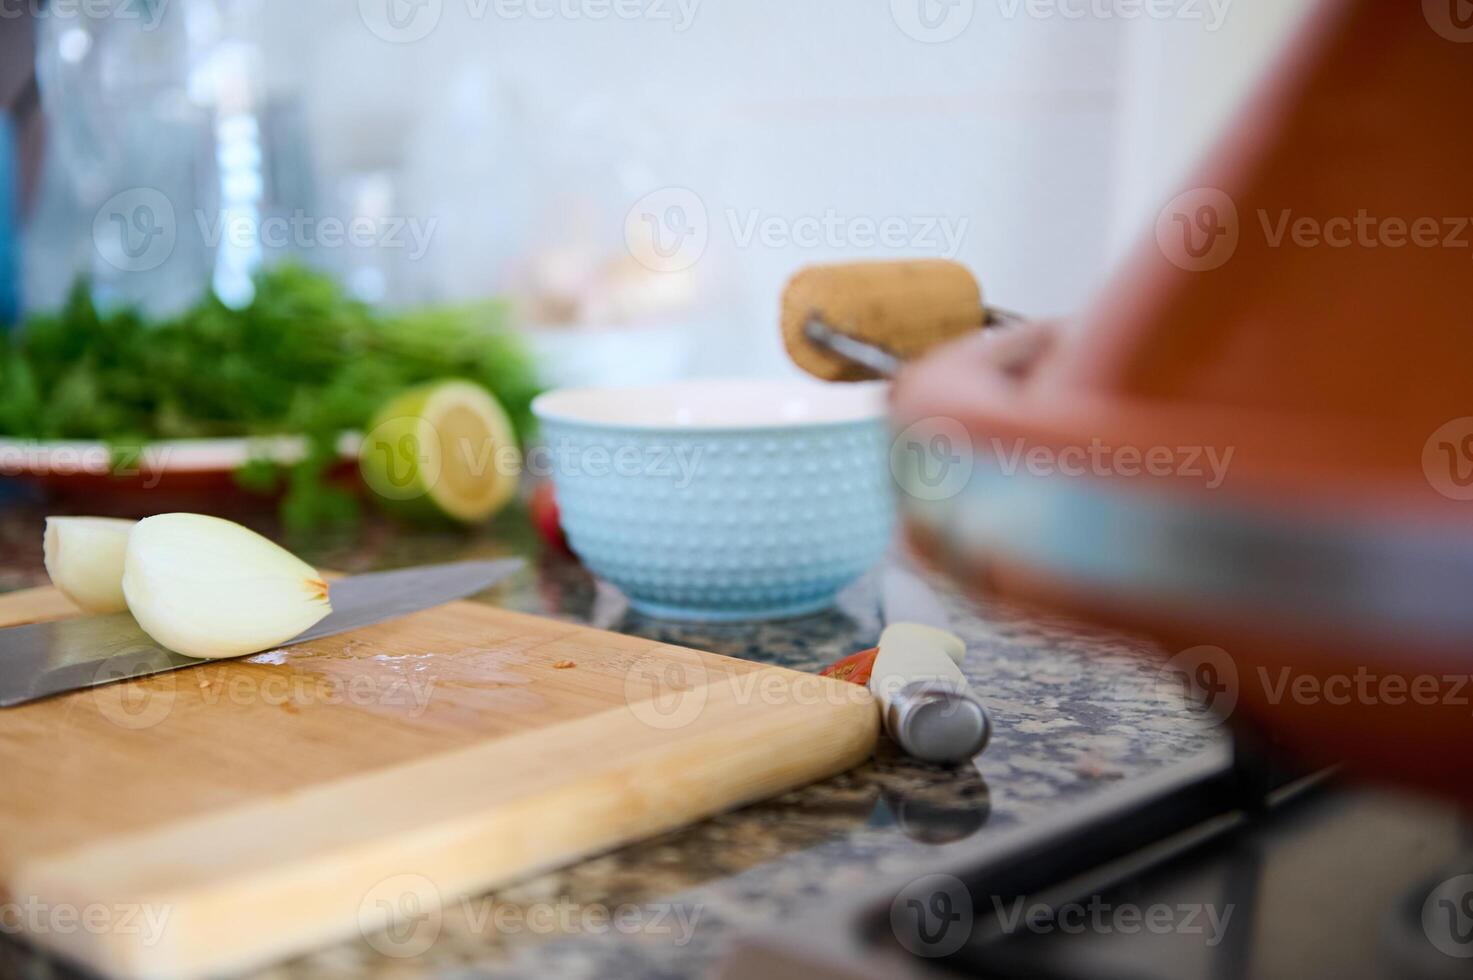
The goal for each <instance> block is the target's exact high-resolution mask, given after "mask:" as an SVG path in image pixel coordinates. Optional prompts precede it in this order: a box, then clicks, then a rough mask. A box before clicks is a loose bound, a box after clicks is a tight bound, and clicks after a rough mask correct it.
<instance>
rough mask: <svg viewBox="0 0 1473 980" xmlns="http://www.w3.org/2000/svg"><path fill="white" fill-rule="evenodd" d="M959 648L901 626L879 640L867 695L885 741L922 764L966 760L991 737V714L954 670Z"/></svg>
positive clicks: (932, 633)
mask: <svg viewBox="0 0 1473 980" xmlns="http://www.w3.org/2000/svg"><path fill="white" fill-rule="evenodd" d="M960 646H961V640H960V639H958V638H956V637H955V636H953V635H952V634H949V633H945V632H944V631H941V630H935V629H932V628H928V627H916V626H914V625H912V624H905V623H900V624H895V625H892V626H890V627H889V628H887V629H886V630H885V632H884V634H882V635H881V637H880V652H879V654H878V655H877V656H876V657H875V665H874V671H873V673H872V674H871V675H870V682H869V687H870V691H871V692H872V693H873V694H874V695H875V697H876V698H877V699H878V700H879V702H880V709H881V718H882V719H883V720H884V723H885V730H886V731H887V732H888V733H889V735H890V737H891V738H892V739H894V740H895V742H896V744H898V745H899V746H900V747H901V748H902V749H903V750H905V752H906V753H907V754H909V755H911V756H913V757H915V758H917V759H920V760H922V761H925V762H939V763H962V762H966V761H968V760H970V759H972V758H974V757H975V756H977V755H978V754H980V753H981V752H982V751H983V750H984V749H986V747H987V743H988V741H990V739H991V737H992V719H991V716H989V715H988V713H987V709H986V708H985V707H983V705H982V702H981V701H980V700H978V698H977V696H976V695H975V694H973V693H972V691H971V689H970V688H969V687H968V686H967V679H966V675H965V674H963V673H962V671H961V668H960V667H959V666H957V659H958V658H957V655H956V648H957V647H960Z"/></svg>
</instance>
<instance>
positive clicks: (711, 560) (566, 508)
mask: <svg viewBox="0 0 1473 980" xmlns="http://www.w3.org/2000/svg"><path fill="white" fill-rule="evenodd" d="M542 428H543V434H544V436H545V438H546V442H547V448H548V451H549V458H550V461H551V465H552V469H553V480H554V483H555V485H556V490H557V498H558V506H559V508H560V511H561V513H562V520H563V526H564V528H565V530H566V531H567V534H568V538H569V541H570V542H571V544H572V546H573V549H574V550H575V551H576V552H577V553H578V555H579V557H581V558H582V559H583V561H584V563H585V564H587V565H588V567H589V568H590V569H592V570H593V571H594V572H596V573H597V574H598V575H600V576H602V577H603V578H605V579H607V580H609V581H610V582H612V583H614V584H615V585H617V586H619V588H621V589H622V590H623V591H624V592H625V593H626V594H627V595H628V596H629V597H630V599H631V600H632V601H633V602H634V604H635V605H636V606H637V607H639V608H643V609H645V610H646V611H655V612H659V613H663V614H671V615H684V616H687V617H689V618H694V619H712V618H727V619H735V618H753V619H758V618H770V617H773V616H781V615H792V614H797V613H800V612H805V611H809V610H813V609H818V608H822V607H823V606H824V605H826V604H827V603H829V602H831V601H832V600H833V597H834V595H835V594H836V593H837V592H838V591H839V590H840V589H842V588H843V587H844V586H845V585H847V584H849V583H850V582H852V581H853V580H854V579H856V578H858V577H859V576H860V575H862V574H863V573H864V572H865V571H866V570H868V569H869V568H870V567H871V566H873V565H874V564H875V563H876V562H878V561H879V560H880V558H881V557H882V556H883V555H884V553H885V550H886V547H887V546H888V544H889V541H890V535H891V532H892V530H893V527H894V519H895V516H894V515H895V502H894V493H893V490H892V483H891V479H890V473H889V468H888V455H887V454H888V451H889V437H888V433H887V430H886V427H885V424H884V422H883V421H881V420H873V421H864V422H855V423H852V424H845V425H830V426H824V427H807V428H794V429H791V430H785V431H783V432H780V433H776V434H767V433H761V434H753V433H750V432H730V433H727V432H719V431H717V432H712V431H709V430H707V431H701V432H692V433H690V434H684V433H681V434H678V435H671V434H668V433H659V432H639V431H624V430H608V429H594V428H589V427H582V426H578V425H575V424H568V423H561V422H558V421H556V420H550V419H545V420H544V421H543V426H542Z"/></svg>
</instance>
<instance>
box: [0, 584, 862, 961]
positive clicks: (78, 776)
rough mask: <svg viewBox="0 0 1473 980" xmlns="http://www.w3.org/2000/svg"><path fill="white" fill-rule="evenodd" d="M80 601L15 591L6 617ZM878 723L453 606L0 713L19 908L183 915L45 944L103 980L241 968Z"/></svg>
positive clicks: (638, 650) (784, 679)
mask: <svg viewBox="0 0 1473 980" xmlns="http://www.w3.org/2000/svg"><path fill="white" fill-rule="evenodd" d="M67 611H68V606H67V605H66V604H65V603H64V602H63V603H58V602H57V597H56V596H55V594H54V593H53V592H52V591H51V590H49V589H38V590H31V591H30V592H28V593H15V594H12V595H10V596H6V597H4V600H3V602H0V625H11V624H13V623H18V622H33V621H37V620H39V619H46V618H54V617H55V616H57V615H60V614H65V613H66V612H67ZM877 724H878V717H877V712H876V711H875V709H874V705H873V703H872V702H871V701H870V699H869V695H868V693H867V692H866V691H864V689H863V688H860V687H857V686H855V685H850V684H842V683H839V682H834V681H829V680H827V679H824V678H818V677H813V676H810V675H806V674H799V673H796V672H793V671H787V670H783V669H780V668H774V667H766V666H762V665H759V664H754V663H749V662H745V661H738V660H732V659H728V658H724V657H718V656H715V655H713V654H706V653H700V652H697V651H694V650H686V649H683V648H679V647H672V646H668V645H664V644H659V643H655V642H652V641H649V640H644V639H639V638H635V637H628V636H621V635H617V634H611V633H604V632H600V631H597V630H593V629H589V628H586V627H580V626H575V625H571V624H567V623H560V622H556V621H552V620H547V619H539V618H536V617H531V616H524V615H520V614H516V613H510V612H505V611H502V610H497V609H493V608H491V607H489V606H483V605H477V604H473V603H455V604H452V605H449V606H444V607H441V608H439V609H436V610H431V611H429V612H424V613H419V614H416V615H414V616H409V617H406V618H404V619H401V620H397V621H395V622H392V623H387V624H383V625H380V626H376V627H371V628H369V629H366V630H361V631H358V632H355V633H350V634H346V635H344V636H340V637H333V638H330V639H326V640H320V641H316V642H314V643H309V644H303V645H302V646H300V647H294V648H292V649H291V650H290V651H278V652H275V653H272V654H266V655H261V656H257V657H252V658H247V659H245V660H233V661H221V662H216V663H211V664H205V665H201V666H198V667H191V668H186V669H184V670H179V671H174V672H171V673H167V674H159V675H156V676H154V677H149V678H142V679H139V680H135V681H129V682H124V683H121V684H114V685H110V686H107V687H101V688H95V689H92V690H90V691H78V692H74V693H72V694H68V695H63V696H61V697H57V698H52V699H49V700H46V701H41V702H36V703H32V704H27V705H21V706H19V707H16V708H12V709H8V710H5V711H0V770H3V771H4V772H5V773H6V774H7V777H8V778H7V780H6V783H7V788H8V790H9V791H8V792H7V793H6V794H5V795H4V798H3V800H0V892H3V893H4V894H3V895H0V898H3V899H6V900H9V901H12V902H21V903H26V902H30V903H33V904H39V905H41V906H43V907H46V908H61V907H70V908H76V909H79V910H80V909H85V908H87V907H89V906H99V905H101V906H104V907H105V908H107V909H108V910H110V912H111V914H112V915H114V916H115V917H116V918H117V919H118V920H120V918H121V915H122V914H126V910H129V909H131V910H133V912H134V914H135V915H136V914H138V912H139V910H142V911H144V912H148V913H150V914H155V915H164V916H166V919H165V920H164V923H165V924H164V926H163V927H162V929H161V933H160V934H159V935H157V936H154V935H152V934H151V933H149V932H148V931H146V930H142V929H139V928H137V924H138V923H137V922H134V923H133V925H134V928H131V929H123V928H111V927H109V928H105V929H95V930H89V929H72V930H69V931H65V932H63V931H61V930H59V929H55V928H42V929H40V930H39V931H35V932H34V934H33V936H32V938H33V939H34V940H35V941H36V942H38V943H40V944H42V945H46V946H48V947H51V948H53V949H56V950H57V951H59V952H61V953H62V954H64V955H67V956H71V957H73V958H76V959H78V960H80V961H82V962H85V963H87V964H88V965H90V966H91V967H93V968H94V969H96V970H98V971H100V972H102V973H105V974H110V975H115V976H127V977H133V976H139V977H142V976H148V977H154V976H158V977H191V976H200V975H206V974H216V973H220V972H223V971H231V970H238V969H243V968H247V967H250V966H252V965H256V964H260V963H264V962H268V961H270V960H272V959H276V958H280V957H283V956H287V955H290V954H292V953H294V952H297V951H300V950H303V949H307V948H310V947H312V946H314V945H317V944H321V943H324V942H328V941H331V940H333V939H336V938H340V937H343V936H345V935H349V934H352V933H353V932H354V931H355V930H362V929H370V930H371V929H372V928H374V927H375V926H376V925H378V924H381V923H382V922H384V921H386V917H387V916H388V915H389V912H388V911H385V910H389V909H393V908H397V907H398V904H396V902H397V900H398V899H399V898H402V895H399V894H390V895H388V896H386V895H385V894H384V892H385V890H386V889H387V890H388V891H389V892H390V893H394V892H395V890H396V889H398V890H399V891H401V892H402V891H403V889H404V888H405V887H410V888H411V889H412V890H414V891H415V898H416V900H417V901H421V902H423V901H425V900H426V896H427V895H428V896H429V898H431V899H433V900H449V899H451V898H453V897H455V896H459V895H462V894H467V893H472V892H475V891H478V890H484V889H486V888H489V887H493V886H495V885H497V884H498V883H502V882H505V881H508V880H510V879H513V878H515V877H518V876H522V875H525V874H528V873H531V872H534V871H538V870H541V869H545V868H549V867H554V866H557V865H559V864H563V863H567V862H568V861H571V860H574V859H576V858H578V857H581V856H584V855H587V854H590V853H594V852H597V851H600V850H605V849H608V848H610V847H613V846H615V845H618V844H621V843H624V842H628V841H631V840H634V839H637V838H640V837H646V836H649V835H652V834H656V833H659V832H661V831H664V830H667V829H670V828H672V827H677V826H681V825H683V824H686V823H690V822H692V821H695V820H698V819H700V818H702V817H705V816H709V815H711V814H713V813H716V812H719V811H721V810H724V809H729V808H731V807H735V806H739V805H741V804H743V803H747V802H751V801H753V800H756V799H760V798H763V797H766V796H770V795H773V794H776V793H779V792H782V791H784V790H786V789H789V788H791V787H794V786H797V785H801V784H803V783H805V782H809V781H812V780H814V779H818V778H822V777H824V776H827V775H830V774H832V773H835V772H839V771H841V770H843V769H846V768H849V767H851V766H853V765H855V764H857V763H858V762H860V761H861V760H863V759H864V758H866V757H867V756H868V755H869V754H870V752H871V751H872V750H873V746H874V740H875V737H876V730H877ZM405 882H408V883H409V884H408V885H405V884H404V883H405ZM120 910H121V911H120ZM139 921H141V920H139Z"/></svg>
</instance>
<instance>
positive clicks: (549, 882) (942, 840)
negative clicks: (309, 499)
mask: <svg viewBox="0 0 1473 980" xmlns="http://www.w3.org/2000/svg"><path fill="white" fill-rule="evenodd" d="M265 529H266V530H270V528H269V526H267V527H266V528H265ZM40 542H41V532H40V511H39V510H36V509H32V508H25V507H14V506H13V507H11V508H10V509H8V510H6V511H3V512H0V555H3V557H0V590H6V589H12V588H21V587H24V586H28V585H34V584H39V583H41V582H43V581H44V572H43V571H42V568H41V549H40ZM299 550H300V551H301V552H302V553H303V554H304V556H305V557H308V558H309V560H311V561H313V562H315V563H318V564H321V565H328V566H332V567H337V568H342V569H344V570H347V571H363V570H367V569H370V568H379V567H394V566H402V565H409V564H415V563H421V562H430V561H448V560H455V559H461V558H471V557H493V556H499V555H506V554H525V555H527V556H528V557H529V567H528V569H527V570H526V571H525V572H524V573H523V574H521V575H519V576H518V577H517V578H516V579H515V580H513V581H511V582H508V583H507V584H505V585H503V586H502V587H500V588H498V589H497V590H496V591H494V592H493V593H490V594H488V595H487V596H485V597H484V600H485V601H488V602H493V603H498V604H501V605H504V606H507V607H511V608H515V609H519V610H523V611H528V612H534V613H539V614H545V615H554V616H558V617H564V618H568V619H572V620H577V621H582V622H591V623H593V624H595V625H599V626H602V627H605V628H610V629H617V630H622V631H625V632H629V633H634V634H638V635H641V636H647V637H652V638H657V639H660V640H663V641H667V642H671V643H679V644H684V645H687V646H692V647H699V648H702V649H707V650H713V651H716V652H719V653H724V654H728V655H731V656H737V657H745V658H749V659H753V660H761V661H764V662H769V663H775V664H781V665H783V666H786V667H792V668H796V669H799V670H818V669H819V668H821V667H822V666H824V665H825V664H827V663H829V662H831V661H833V660H835V659H837V658H838V657H840V656H844V655H846V654H849V653H853V652H854V651H856V650H860V649H863V648H865V647H868V646H872V645H873V644H874V642H875V640H876V638H877V636H878V633H879V628H880V621H879V615H878V598H877V594H876V590H875V584H874V580H873V576H871V577H868V578H866V579H863V580H861V581H860V582H859V583H857V584H856V585H855V586H853V587H851V588H850V589H848V590H847V591H846V592H845V593H844V594H843V595H842V596H841V597H840V603H839V605H838V606H837V607H836V608H834V609H833V610H830V611H828V612H825V613H822V614H819V615H815V616H811V617H808V618H806V619H800V620H794V621H790V622H780V623H769V624H763V625H720V626H694V627H686V626H679V625H675V624H670V623H664V622H659V621H655V620H651V619H647V618H644V617H642V616H640V615H638V614H635V613H632V612H630V611H629V609H628V607H627V604H626V603H625V602H624V600H623V599H622V597H621V596H619V594H618V593H617V592H615V591H614V590H612V589H610V588H608V587H607V586H599V585H598V584H596V583H595V582H594V581H593V580H592V579H591V578H590V577H589V575H588V574H587V573H586V572H585V571H583V570H582V569H581V568H579V567H578V566H576V565H574V564H573V563H571V562H568V561H564V560H561V559H553V558H549V557H547V556H544V555H540V554H539V551H538V548H537V547H536V545H535V543H534V542H533V541H532V540H531V538H530V535H529V534H528V532H527V531H526V522H525V516H524V515H521V514H518V513H511V514H508V515H507V516H506V517H504V518H503V519H501V520H499V521H498V522H497V523H496V524H495V525H493V526H492V527H490V528H488V529H486V530H484V531H480V532H477V533H476V534H474V535H469V536H468V535H464V534H457V533H443V534H424V533H406V532H403V531H400V530H397V529H394V528H390V527H388V526H384V525H373V526H370V527H368V528H366V529H364V530H363V531H362V532H361V533H360V534H359V535H357V536H356V537H355V539H354V540H353V541H352V542H347V543H342V544H338V545H336V546H334V545H318V546H315V547H302V548H299ZM935 584H936V585H937V589H938V592H940V593H941V596H942V599H943V601H944V602H945V604H946V605H947V607H948V608H949V610H950V611H951V613H952V615H953V618H954V623H953V626H954V628H955V629H956V631H957V632H958V633H960V634H961V635H962V636H963V637H964V638H965V639H966V640H967V641H968V644H969V647H970V659H969V660H968V662H967V665H966V671H967V674H968V676H969V677H970V679H971V682H972V683H973V684H974V685H975V687H976V689H977V690H978V691H979V692H980V694H981V695H982V697H983V699H984V700H985V702H986V703H987V705H988V706H989V708H990V709H991V711H992V712H993V715H994V721H995V727H996V735H995V737H994V740H993V743H992V745H991V746H990V747H989V748H988V750H987V752H986V753H985V754H984V755H983V756H981V757H980V758H979V759H978V760H977V761H976V762H975V764H974V765H973V766H971V767H967V768H963V769H941V768H932V767H928V766H924V765H920V764H916V763H913V762H910V761H909V760H907V759H905V758H903V757H901V756H899V755H898V754H897V753H896V752H895V751H894V750H893V749H892V748H890V747H889V746H888V744H886V745H884V746H882V749H881V751H880V752H879V754H878V755H877V757H876V758H875V759H874V760H873V761H871V762H870V763H868V764H866V765H864V766H862V767H860V768H859V769H857V770H854V771H852V772H850V773H847V774H845V775H843V776H840V777H837V778H834V779H830V780H828V781H826V782H823V783H819V784H816V785H812V786H807V787H804V788H802V789H799V790H796V791H793V792H790V793H788V794H786V795H784V796H782V797H780V798H778V799H775V800H771V801H768V802H766V803H762V804H758V805H755V806H751V807H748V808H746V809H743V810H740V811H737V812H734V813H728V814H725V815H723V816H720V817H717V818H715V819H711V820H707V821H705V822H703V823H700V824H697V825H695V826H692V827H688V828H686V829H683V830H679V831H675V832H672V833H667V834H664V835H662V836H660V837H657V838H654V839H652V840H648V841H645V842H643V843H639V844H635V845H633V846H629V847H625V848H623V849H620V850H618V851H615V852H613V853H610V854H605V855H602V856H598V857H594V858H591V859H588V860H585V861H582V862H580V863H578V864H575V865H573V866H571V867H569V868H566V869H563V870H561V871H557V872H554V873H551V874H545V875H542V876H540V877H537V878H534V879H531V880H527V881H523V882H520V883H518V884H516V885H514V886H511V887H506V888H502V889H500V890H498V891H496V892H495V893H493V894H490V895H483V896H478V897H475V898H473V899H467V900H465V901H459V902H457V901H451V902H449V903H448V906H447V908H446V909H445V910H444V912H443V913H442V914H441V915H438V916H435V917H432V918H430V919H427V920H424V921H422V922H420V923H419V925H418V926H417V927H416V931H413V932H410V933H404V934H383V933H379V934H374V935H370V936H366V937H363V938H359V939H356V940H355V941H352V942H345V943H341V944H339V945H337V946H334V947H331V948H328V949H323V950H319V951H317V952H315V953H312V954H310V955H307V956H303V957H300V958H298V959H295V960H292V961H289V962H284V963H280V964H278V965H275V966H273V967H271V968H269V969H266V970H264V971H262V972H261V973H260V974H258V975H259V976H261V977H267V978H272V980H296V978H309V977H310V978H321V977H328V978H333V977H344V978H346V977H382V978H400V977H406V978H407V977H445V978H471V977H523V976H525V977H551V976H556V977H626V976H628V977H634V976H655V977H665V976H668V977H684V976H700V975H709V974H710V973H711V972H712V970H713V969H714V967H715V965H716V964H717V963H718V962H719V961H720V958H721V957H722V955H723V953H724V951H725V950H726V949H727V948H728V946H729V944H730V942H731V941H732V938H733V937H734V936H737V935H740V934H741V933H742V932H743V931H744V930H761V929H766V928H771V927H772V926H774V925H779V924H783V923H791V922H792V921H793V920H794V919H795V918H797V917H799V916H802V915H804V914H805V913H807V912H811V911H813V910H814V909H816V908H819V907H821V906H822V905H823V904H824V903H825V902H827V901H832V900H834V899H836V898H837V897H840V896H844V895H846V894H851V893H852V892H853V891H855V890H856V889H858V888H862V887H863V886H864V885H865V883H866V882H869V881H872V880H873V879H874V878H876V877H877V876H880V875H889V874H905V873H907V872H908V871H910V870H911V869H917V870H920V869H927V870H929V869H930V868H931V867H933V866H934V864H935V863H936V862H937V861H938V860H939V859H941V858H944V857H945V855H946V848H947V847H948V846H949V845H955V844H956V843H957V842H960V841H967V842H968V843H969V844H970V843H975V842H976V841H978V840H979V839H982V838H984V837H985V835H989V834H995V833H997V832H999V831H1001V830H1003V829H1006V828H1012V827H1016V826H1018V825H1020V824H1023V823H1026V822H1028V821H1030V820H1033V819H1036V818H1037V817H1038V816H1039V815H1041V814H1045V813H1052V812H1056V811H1057V810H1058V809H1059V808H1066V807H1069V806H1070V805H1071V804H1073V803H1075V802H1077V801H1079V800H1081V799H1083V798H1085V797H1087V796H1088V795H1089V794H1092V793H1095V792H1098V791H1100V790H1101V789H1102V788H1103V787H1106V786H1108V785H1110V784H1114V783H1116V782H1118V781H1120V780H1126V779H1129V778H1131V777H1132V776H1134V775H1138V774H1141V773H1144V772H1147V771H1150V770H1153V769H1155V768H1158V767H1160V766H1162V765H1164V764H1167V763H1170V762H1175V761H1178V760H1180V759H1182V758H1184V757H1186V756H1188V755H1189V754H1191V753H1193V752H1196V751H1199V750H1201V749H1202V748H1204V747H1205V746H1206V745H1208V744H1209V742H1210V741H1211V740H1212V739H1213V738H1214V737H1216V736H1215V735H1214V734H1213V732H1212V731H1211V730H1210V729H1207V728H1205V727H1204V726H1203V724H1202V723H1201V722H1200V721H1198V720H1197V719H1196V718H1195V716H1193V714H1192V713H1191V712H1190V710H1189V709H1188V708H1187V707H1186V706H1185V705H1184V704H1183V703H1182V702H1181V701H1180V700H1179V698H1178V697H1177V696H1176V694H1175V692H1174V690H1173V689H1172V687H1171V685H1170V684H1166V683H1157V681H1158V673H1157V669H1156V663H1157V661H1153V660H1152V659H1151V658H1150V656H1149V655H1150V654H1151V653H1152V648H1151V647H1150V645H1149V644H1147V643H1145V642H1142V641H1138V640H1132V639H1126V638H1120V637H1114V636H1109V635H1103V634H1100V633H1097V632H1093V631H1091V630H1088V629H1084V628H1081V627H1078V626H1076V625H1072V624H1069V623H1065V622H1055V621H1046V620H1041V619H1038V618H1036V617H1029V616H1025V615H1022V614H1020V613H1019V612H1018V611H1016V610H1013V609H1009V608H1005V607H1002V606H999V605H979V604H976V603H973V602H971V601H969V600H967V599H964V598H963V597H961V596H960V595H959V594H957V593H956V592H955V591H954V590H953V589H952V588H951V587H950V586H948V585H947V584H946V583H944V582H942V581H940V580H936V582H935ZM1143 655H1145V656H1143ZM815 938H816V941H822V937H815ZM11 974H16V975H24V976H34V977H47V976H61V975H65V970H64V969H63V968H62V967H60V966H58V965H57V964H54V963H51V962H49V961H47V960H45V959H43V958H40V957H37V956H34V955H32V954H30V953H29V952H27V951H26V950H25V949H23V948H22V947H20V946H17V945H15V944H12V943H10V942H8V941H4V942H0V975H11Z"/></svg>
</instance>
